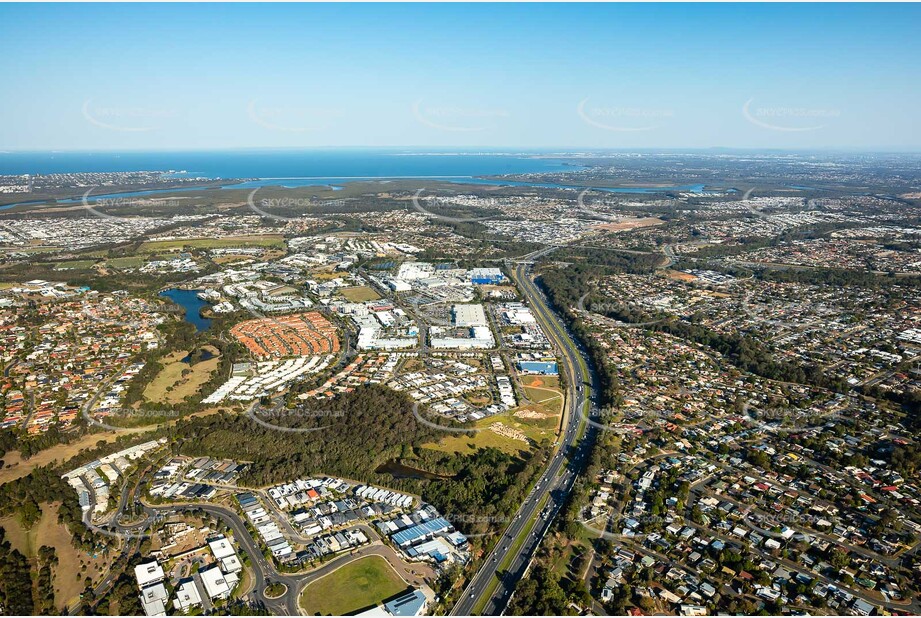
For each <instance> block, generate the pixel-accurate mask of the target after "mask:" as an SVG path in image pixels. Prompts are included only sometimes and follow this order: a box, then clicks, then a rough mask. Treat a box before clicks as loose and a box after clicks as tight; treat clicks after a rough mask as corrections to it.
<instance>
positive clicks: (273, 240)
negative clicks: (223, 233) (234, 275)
mask: <svg viewBox="0 0 921 618" xmlns="http://www.w3.org/2000/svg"><path fill="white" fill-rule="evenodd" d="M284 246H285V241H284V238H282V237H281V236H233V237H227V238H192V239H189V240H151V241H147V242H144V243H142V244H141V246H140V247H138V253H157V252H159V251H169V250H178V249H182V248H184V247H193V248H195V249H215V248H218V247H277V248H283V247H284Z"/></svg>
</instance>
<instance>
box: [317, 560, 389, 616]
mask: <svg viewBox="0 0 921 618" xmlns="http://www.w3.org/2000/svg"><path fill="white" fill-rule="evenodd" d="M406 588H407V586H406V582H404V581H403V579H402V578H401V577H400V576H399V574H398V573H397V572H396V571H395V570H394V569H393V567H392V566H390V563H389V562H387V561H386V560H385V559H384V558H381V557H380V556H368V557H366V558H360V559H359V560H356V561H355V562H350V563H349V564H347V565H345V566H344V567H341V568H338V569H336V570H335V571H333V572H332V573H330V574H329V575H325V576H324V577H322V578H320V579H318V580H317V581H315V582H313V583H312V584H310V585H309V586H307V587H306V588H304V591H303V592H302V593H301V599H300V603H301V607H302V608H304V610H305V611H306V612H307V614H308V615H310V616H316V615H320V616H327V615H331V616H343V615H345V614H349V613H354V612H356V611H358V610H360V609H365V608H369V607H372V606H374V605H377V604H379V603H380V602H381V601H384V600H386V599H389V598H390V597H392V596H395V595H397V594H399V593H400V592H403V591H404V590H406Z"/></svg>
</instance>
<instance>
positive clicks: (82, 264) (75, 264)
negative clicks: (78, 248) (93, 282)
mask: <svg viewBox="0 0 921 618" xmlns="http://www.w3.org/2000/svg"><path fill="white" fill-rule="evenodd" d="M95 263H96V261H95V260H70V261H68V262H54V269H55V270H89V269H91V268H92V267H93V264H95Z"/></svg>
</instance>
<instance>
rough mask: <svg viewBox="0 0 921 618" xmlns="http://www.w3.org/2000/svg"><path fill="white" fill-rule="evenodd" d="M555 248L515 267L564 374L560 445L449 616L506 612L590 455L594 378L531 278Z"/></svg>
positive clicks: (519, 281)
mask: <svg viewBox="0 0 921 618" xmlns="http://www.w3.org/2000/svg"><path fill="white" fill-rule="evenodd" d="M552 249H553V248H548V249H542V250H540V251H538V252H535V253H532V254H530V255H529V256H526V257H525V258H523V259H522V260H521V261H519V262H518V263H517V265H516V266H515V268H514V271H513V272H514V277H513V278H514V279H515V282H516V283H517V284H518V287H519V289H520V290H521V291H522V293H523V294H524V296H525V297H526V298H527V300H528V301H529V303H530V305H531V310H532V312H533V313H534V316H535V317H536V318H537V320H538V322H539V323H540V325H541V328H543V329H544V332H545V333H546V335H547V337H548V338H549V339H550V340H551V342H552V343H553V344H554V347H555V348H556V350H557V354H558V355H559V357H560V360H561V363H560V364H561V367H562V369H563V371H564V372H565V375H566V381H567V386H568V393H567V402H568V407H567V414H566V418H565V421H564V428H563V433H562V435H561V436H560V439H559V443H560V444H559V447H558V448H557V449H556V450H555V451H554V452H553V455H552V459H551V460H550V462H549V464H548V465H547V468H546V470H545V471H544V473H543V475H541V477H540V479H539V480H538V482H537V484H536V485H535V487H534V488H533V489H532V491H531V493H530V494H529V495H528V498H527V499H526V500H525V502H524V504H522V505H521V507H520V508H519V509H518V512H517V513H516V514H515V515H514V517H513V519H512V521H511V523H510V524H509V526H508V528H507V529H506V530H505V532H504V533H503V535H502V538H500V539H499V541H498V542H497V543H496V545H495V547H494V548H493V550H492V552H491V553H490V554H489V555H488V556H486V558H485V561H484V562H483V564H482V566H481V567H480V570H479V571H477V573H476V574H475V575H474V576H473V577H472V578H471V580H470V582H469V583H468V585H467V587H466V589H465V590H464V592H463V595H462V596H461V598H460V599H459V600H458V601H457V603H456V604H455V605H454V608H453V610H452V611H451V615H458V616H463V615H475V614H481V615H487V616H497V615H501V614H502V613H503V612H504V610H505V608H506V606H507V605H508V602H509V600H510V598H511V596H512V593H513V591H514V589H515V586H516V584H517V583H518V581H520V580H521V579H522V578H523V577H524V575H525V574H526V572H527V569H528V567H529V566H530V563H531V559H532V558H533V556H534V552H535V551H536V550H537V547H538V546H539V545H540V541H541V539H542V538H543V537H544V535H545V534H546V532H547V530H548V529H549V527H550V525H551V523H552V522H553V518H554V516H555V515H556V514H557V512H558V511H559V509H560V507H561V506H562V505H563V504H564V503H565V501H566V497H567V496H568V494H569V492H570V491H571V490H572V486H573V483H574V482H575V479H576V476H577V474H578V472H579V471H580V470H581V469H582V467H583V465H584V463H585V457H587V456H588V453H589V446H590V435H589V433H588V432H587V431H588V430H589V425H588V423H587V422H586V421H585V419H586V418H587V409H588V408H590V407H591V406H590V403H589V399H588V395H589V393H592V392H594V389H595V388H596V386H597V380H596V376H595V374H594V372H593V371H592V369H591V368H590V367H589V365H588V363H587V361H586V360H585V358H584V357H583V356H582V352H583V351H582V349H581V348H580V346H579V344H577V343H576V342H575V341H574V340H573V338H572V336H571V335H570V334H569V332H568V330H567V329H566V327H565V326H564V325H563V322H562V321H561V320H560V318H559V317H558V316H557V315H556V314H555V313H554V312H553V310H552V309H551V308H550V306H549V304H548V302H547V299H546V298H545V297H544V295H543V294H542V293H541V291H540V290H539V289H538V288H537V286H536V285H535V284H534V282H533V281H532V280H531V276H530V270H531V264H530V262H529V260H533V259H536V258H537V257H539V256H540V255H543V254H545V253H548V252H549V251H551V250H552ZM509 266H511V264H509ZM585 384H588V385H589V386H587V387H586V386H585ZM567 453H568V454H569V455H568V457H567Z"/></svg>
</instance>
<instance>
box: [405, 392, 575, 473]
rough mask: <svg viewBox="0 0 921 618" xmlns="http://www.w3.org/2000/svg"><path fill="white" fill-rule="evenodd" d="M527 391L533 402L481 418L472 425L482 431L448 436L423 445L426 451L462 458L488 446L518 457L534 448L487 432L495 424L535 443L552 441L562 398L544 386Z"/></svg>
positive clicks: (557, 424)
mask: <svg viewBox="0 0 921 618" xmlns="http://www.w3.org/2000/svg"><path fill="white" fill-rule="evenodd" d="M544 379H546V378H544ZM553 380H555V378H554V379H553ZM526 383H528V382H526ZM524 390H525V393H526V394H527V395H528V397H529V398H530V399H531V401H532V402H534V403H531V404H528V405H526V406H521V407H519V408H516V409H514V410H509V411H508V412H503V413H502V414H497V415H495V416H489V417H486V418H484V419H480V420H479V421H477V422H476V423H474V425H473V426H474V427H476V428H478V429H482V431H478V432H476V433H463V434H461V433H458V434H445V437H444V438H442V439H441V440H439V441H438V442H430V443H428V444H423V445H422V446H423V448H427V449H430V450H433V451H442V452H446V453H460V454H462V455H469V454H471V453H473V452H475V451H477V450H479V449H482V448H489V447H493V448H497V449H499V450H501V451H504V452H506V453H510V454H518V453H519V452H521V451H526V450H529V449H530V448H531V447H530V446H529V445H526V444H525V443H524V442H522V441H521V440H516V439H514V438H510V437H505V436H501V435H499V434H498V433H496V432H495V431H492V430H490V429H488V428H489V426H490V425H492V424H493V423H502V424H503V425H505V426H507V427H509V428H511V429H514V430H517V431H520V432H522V433H523V434H524V435H526V436H527V437H528V438H529V439H531V440H533V441H534V443H540V441H541V440H551V441H552V440H553V437H554V435H555V434H556V430H557V428H558V427H559V423H560V413H561V411H562V408H563V397H562V395H561V394H560V392H559V391H557V390H553V389H551V388H545V387H542V386H525V387H524ZM528 413H535V414H536V415H538V416H529V415H528Z"/></svg>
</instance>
